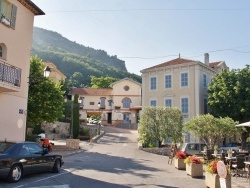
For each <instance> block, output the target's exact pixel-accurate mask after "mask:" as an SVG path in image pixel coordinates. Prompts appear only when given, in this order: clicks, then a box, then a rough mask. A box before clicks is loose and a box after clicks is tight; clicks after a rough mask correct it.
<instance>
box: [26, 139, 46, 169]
mask: <svg viewBox="0 0 250 188" xmlns="http://www.w3.org/2000/svg"><path fill="white" fill-rule="evenodd" d="M28 148H29V152H30V154H31V156H32V171H33V172H42V171H47V170H49V160H48V159H47V158H46V156H45V155H44V154H43V148H42V147H41V146H39V145H38V144H36V143H29V144H28Z"/></svg>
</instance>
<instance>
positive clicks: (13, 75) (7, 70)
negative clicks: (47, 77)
mask: <svg viewBox="0 0 250 188" xmlns="http://www.w3.org/2000/svg"><path fill="white" fill-rule="evenodd" d="M21 72H22V70H21V69H20V68H18V67H15V66H13V65H10V64H8V63H5V62H4V61H2V60H1V59H0V82H6V83H8V84H11V85H13V86H16V87H20V84H21Z"/></svg>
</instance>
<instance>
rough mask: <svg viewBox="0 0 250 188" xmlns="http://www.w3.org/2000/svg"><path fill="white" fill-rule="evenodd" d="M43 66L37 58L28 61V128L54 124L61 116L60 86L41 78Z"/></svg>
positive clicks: (61, 93)
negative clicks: (43, 123) (48, 123)
mask: <svg viewBox="0 0 250 188" xmlns="http://www.w3.org/2000/svg"><path fill="white" fill-rule="evenodd" d="M44 67H45V64H44V63H43V62H42V60H41V59H39V58H38V57H31V59H30V76H29V95H28V112H27V124H28V126H36V125H40V124H41V123H42V122H44V121H46V122H54V121H56V120H57V119H58V118H61V117H62V116H63V103H64V101H63V94H64V92H63V91H62V90H61V84H60V83H59V84H56V83H54V82H53V81H52V80H50V79H49V78H44V77H43V70H44Z"/></svg>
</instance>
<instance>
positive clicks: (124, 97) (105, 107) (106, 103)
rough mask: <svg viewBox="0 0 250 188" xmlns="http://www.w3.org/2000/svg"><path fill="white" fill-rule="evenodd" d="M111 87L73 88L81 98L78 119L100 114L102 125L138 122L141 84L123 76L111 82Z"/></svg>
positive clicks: (73, 92) (72, 92)
mask: <svg viewBox="0 0 250 188" xmlns="http://www.w3.org/2000/svg"><path fill="white" fill-rule="evenodd" d="M111 87H112V89H95V88H73V89H72V91H71V94H72V100H73V98H74V95H75V94H78V95H79V98H80V99H81V104H80V107H81V108H80V114H81V116H80V120H83V121H86V120H87V116H88V115H100V116H101V121H102V124H103V125H113V126H116V125H118V124H123V123H129V124H134V123H137V122H138V114H139V110H141V84H140V83H138V82H136V81H134V80H132V79H129V78H124V79H122V80H119V81H117V82H115V83H113V84H111Z"/></svg>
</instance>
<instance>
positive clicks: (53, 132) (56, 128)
mask: <svg viewBox="0 0 250 188" xmlns="http://www.w3.org/2000/svg"><path fill="white" fill-rule="evenodd" d="M41 128H42V129H43V130H44V131H45V135H46V137H48V138H49V139H66V138H68V137H69V130H70V123H65V122H59V121H56V122H55V123H43V124H42V126H41Z"/></svg>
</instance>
